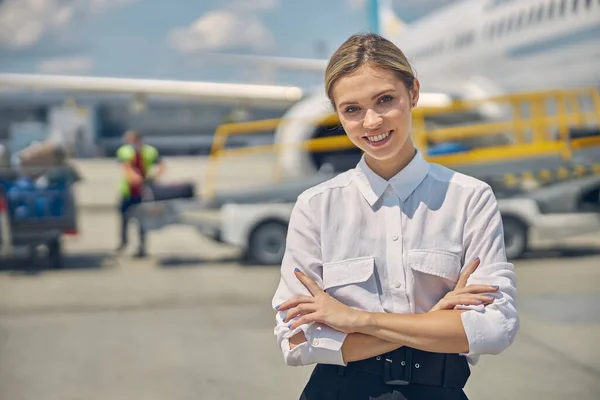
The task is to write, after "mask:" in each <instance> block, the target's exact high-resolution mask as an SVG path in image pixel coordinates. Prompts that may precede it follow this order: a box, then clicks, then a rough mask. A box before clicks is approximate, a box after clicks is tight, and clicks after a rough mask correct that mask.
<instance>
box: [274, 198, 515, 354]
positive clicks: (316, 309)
mask: <svg viewBox="0 0 600 400" xmlns="http://www.w3.org/2000/svg"><path fill="white" fill-rule="evenodd" d="M468 211H469V215H471V217H470V218H469V219H468V220H467V221H466V223H465V226H464V234H463V235H464V239H463V244H464V248H465V254H464V258H465V259H475V258H476V257H478V256H480V255H481V256H482V266H481V268H479V269H478V270H477V272H476V273H475V274H473V271H471V272H468V271H469V269H468V268H466V269H465V270H463V273H462V274H461V279H463V281H464V282H463V281H461V282H462V283H461V285H462V284H464V285H465V286H464V287H462V288H461V287H460V286H459V285H457V288H456V289H455V290H454V291H453V292H450V293H449V294H448V295H447V297H446V298H444V299H442V301H441V302H442V303H443V302H445V304H440V303H438V305H436V306H434V307H433V309H432V310H430V312H428V313H425V314H417V315H400V314H390V313H366V312H362V311H358V310H355V309H352V308H350V307H347V306H345V305H344V304H341V303H340V302H338V301H337V300H335V299H333V298H332V297H331V296H329V295H328V294H327V293H325V292H324V291H323V290H322V289H321V287H320V286H321V279H322V278H321V276H320V273H319V272H320V271H321V268H322V260H321V248H320V241H319V238H320V227H318V224H315V223H313V221H312V215H314V214H313V213H312V212H311V210H310V208H309V207H308V204H307V203H306V202H303V201H302V200H301V199H299V201H298V202H297V204H296V207H295V209H294V211H293V212H292V216H291V220H290V225H289V230H288V243H293V249H291V248H290V247H288V249H287V250H288V251H286V256H285V257H284V263H283V265H282V277H281V281H280V285H279V288H278V290H277V292H276V294H275V296H274V299H273V306H274V307H275V309H277V310H278V311H279V312H278V313H277V320H278V325H277V327H276V328H275V333H276V336H277V339H278V342H279V344H280V346H281V349H282V352H283V354H284V359H285V361H286V363H287V364H288V365H306V364H312V363H317V362H318V363H329V364H340V365H343V364H345V363H347V362H350V361H356V360H361V359H365V358H369V357H372V356H375V355H379V354H383V353H386V352H389V351H391V350H394V349H396V348H398V347H401V346H410V347H414V348H418V349H421V350H425V351H433V352H447V353H463V354H467V355H468V356H469V357H470V361H471V362H475V361H476V359H477V358H478V356H479V355H481V354H498V353H500V352H501V351H503V350H504V349H505V348H507V347H508V346H509V345H510V344H511V343H512V341H513V340H514V337H515V335H516V333H517V331H518V326H519V320H518V315H517V312H516V308H515V306H514V299H515V294H516V285H515V274H514V269H513V266H512V264H509V263H507V262H506V256H505V252H504V242H503V230H502V221H501V218H500V214H499V212H498V208H497V202H496V201H495V198H494V196H493V193H492V192H491V189H489V188H488V189H487V190H483V191H482V192H481V193H479V194H478V195H477V196H476V198H474V199H472V204H470V205H469V206H468ZM296 266H299V267H301V268H302V270H303V271H305V273H304V274H303V273H298V272H295V271H294V270H293V269H294V267H296ZM475 268H477V267H475ZM473 270H474V269H473ZM467 281H468V282H467ZM478 286H481V287H478ZM492 286H493V287H492ZM310 288H312V290H311V289H310ZM494 292H496V293H495V294H494V299H492V301H491V302H490V301H489V300H490V299H486V300H487V301H485V302H482V303H481V304H474V303H472V302H469V299H465V298H464V296H465V295H472V296H477V295H481V294H483V293H494ZM458 295H460V296H463V297H461V298H459V297H456V298H455V299H454V300H456V301H455V303H451V302H450V300H452V299H449V298H452V297H454V296H458ZM294 296H295V297H294ZM290 298H292V299H291V300H290ZM474 299H476V298H470V300H474ZM455 308H456V309H455ZM286 310H287V313H286V312H285V311H286ZM294 314H295V315H294ZM296 317H297V318H296ZM292 318H296V320H295V321H293V322H291V323H289V322H288V321H292Z"/></svg>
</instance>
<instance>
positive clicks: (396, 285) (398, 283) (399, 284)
mask: <svg viewBox="0 0 600 400" xmlns="http://www.w3.org/2000/svg"><path fill="white" fill-rule="evenodd" d="M400 286H402V284H401V283H400V282H398V281H396V282H394V287H395V288H396V289H398V288H399V287H400Z"/></svg>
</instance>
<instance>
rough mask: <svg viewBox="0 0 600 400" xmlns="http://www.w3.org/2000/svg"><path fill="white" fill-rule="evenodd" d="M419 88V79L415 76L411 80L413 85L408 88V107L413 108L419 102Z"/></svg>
mask: <svg viewBox="0 0 600 400" xmlns="http://www.w3.org/2000/svg"><path fill="white" fill-rule="evenodd" d="M420 90H421V83H420V82H419V80H418V79H417V78H415V79H414V81H413V87H412V89H410V90H409V91H408V92H409V94H410V100H411V103H410V107H411V108H414V107H416V106H417V104H418V103H419V93H420Z"/></svg>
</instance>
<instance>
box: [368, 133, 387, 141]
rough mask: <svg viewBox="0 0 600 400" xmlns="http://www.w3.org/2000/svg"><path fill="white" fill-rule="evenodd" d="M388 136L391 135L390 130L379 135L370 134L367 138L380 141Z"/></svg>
mask: <svg viewBox="0 0 600 400" xmlns="http://www.w3.org/2000/svg"><path fill="white" fill-rule="evenodd" d="M388 136H390V133H389V132H388V133H384V134H381V135H377V136H368V137H367V139H368V140H369V142H380V141H382V140H383V139H385V138H386V137H388Z"/></svg>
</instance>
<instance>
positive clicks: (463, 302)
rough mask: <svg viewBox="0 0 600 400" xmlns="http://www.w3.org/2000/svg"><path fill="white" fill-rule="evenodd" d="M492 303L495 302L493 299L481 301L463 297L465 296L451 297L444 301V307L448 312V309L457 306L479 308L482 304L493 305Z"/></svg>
mask: <svg viewBox="0 0 600 400" xmlns="http://www.w3.org/2000/svg"><path fill="white" fill-rule="evenodd" d="M492 301H494V299H491V298H485V299H480V298H478V297H473V296H468V295H463V296H455V297H450V298H447V299H444V300H443V306H444V309H446V310H448V309H452V308H454V307H456V306H468V305H473V306H478V305H482V304H484V305H485V304H489V303H491V302H492Z"/></svg>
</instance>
